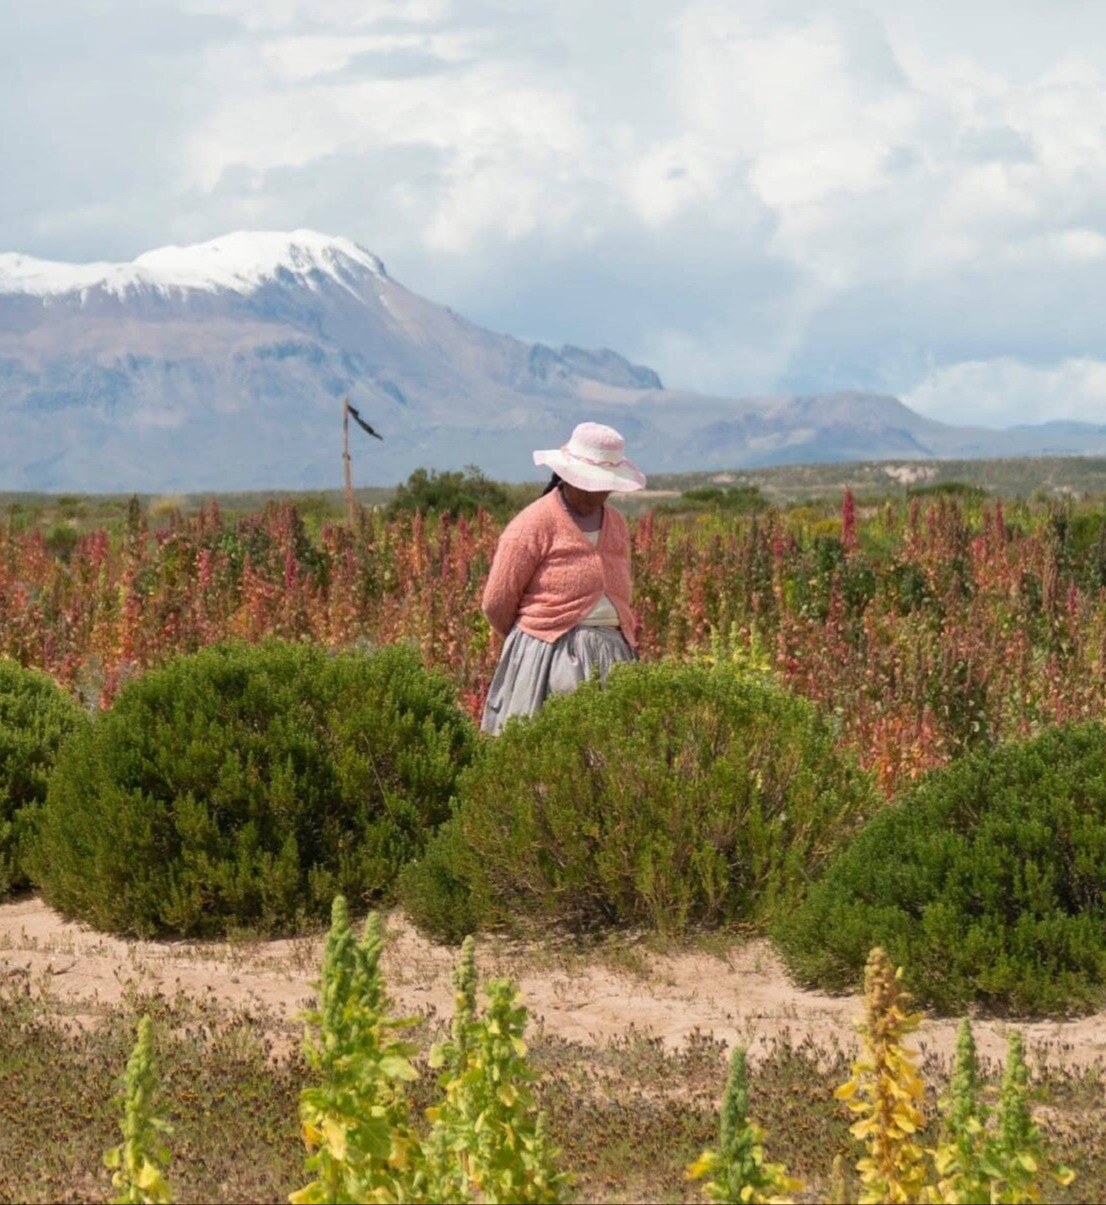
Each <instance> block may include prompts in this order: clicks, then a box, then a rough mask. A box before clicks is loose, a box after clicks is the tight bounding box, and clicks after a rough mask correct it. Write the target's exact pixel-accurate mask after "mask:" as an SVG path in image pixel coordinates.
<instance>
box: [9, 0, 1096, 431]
mask: <svg viewBox="0 0 1106 1205" xmlns="http://www.w3.org/2000/svg"><path fill="white" fill-rule="evenodd" d="M59 3H60V0H59ZM105 3H107V4H109V5H110V6H112V11H113V13H114V14H115V16H114V18H113V21H112V22H110V23H105V22H102V21H100V22H95V21H90V20H89V19H88V18H87V16H82V9H81V8H80V6H79V5H77V4H75V3H73V4H72V5H71V6H70V7H71V15H70V16H69V17H67V18H66V20H65V21H63V22H61V23H60V24H58V23H57V22H55V23H54V24H50V23H49V22H46V20H45V17H42V16H41V13H42V12H43V11H44V9H42V8H41V7H40V6H25V7H24V6H20V7H19V9H18V10H17V11H16V12H15V14H14V15H13V17H11V18H8V17H5V16H2V15H0V60H2V59H4V56H5V54H7V55H8V57H9V59H10V64H9V65H10V66H11V68H12V70H11V71H9V72H8V73H7V74H6V75H5V73H4V72H3V71H2V70H0V158H3V160H4V162H5V165H6V173H7V175H6V181H5V189H4V190H3V192H2V194H0V229H2V230H3V231H4V232H5V234H4V240H5V242H6V243H9V244H10V245H11V247H12V248H13V249H15V248H18V249H20V250H24V251H28V252H32V253H37V254H42V255H48V256H49V255H55V256H60V257H75V258H80V257H82V253H83V257H84V258H88V259H96V258H117V257H128V258H129V256H131V255H133V254H135V253H136V252H139V251H142V250H145V249H147V248H149V247H151V246H154V245H157V244H159V243H164V242H168V241H181V240H185V239H199V238H206V237H211V236H214V235H217V234H219V233H222V232H224V231H226V230H228V229H234V228H240V227H242V226H244V225H250V224H256V225H264V226H268V227H283V228H294V227H297V226H312V227H314V228H319V229H324V230H329V231H332V232H334V233H338V234H346V235H349V236H351V237H354V238H357V239H359V240H360V241H362V242H364V243H366V245H368V246H369V247H371V249H372V250H374V251H376V252H377V253H379V254H380V255H381V256H382V257H383V258H384V260H385V262H386V263H387V264H388V265H389V268H390V269H391V270H392V271H393V272H395V274H396V275H397V276H398V277H399V278H400V279H401V280H404V281H405V282H406V283H409V284H410V285H411V286H412V287H414V288H417V289H421V291H423V292H426V293H427V294H428V295H430V296H432V297H435V298H436V299H438V300H442V301H445V302H447V303H448V304H451V305H453V306H454V307H455V308H457V309H459V310H461V311H462V312H463V313H466V314H468V315H469V316H470V317H472V318H474V319H475V320H477V321H482V322H484V323H487V324H489V325H493V326H495V327H498V328H499V329H505V330H509V331H511V332H513V333H518V334H520V335H529V336H533V337H541V338H545V339H547V340H549V341H553V342H556V341H558V340H566V341H574V342H581V343H590V344H607V345H613V346H615V347H617V348H618V349H619V350H621V351H623V352H625V353H626V354H629V355H631V356H634V357H637V358H639V359H641V360H642V361H644V362H647V363H650V362H651V363H654V364H655V365H656V366H657V367H658V368H659V369H660V370H661V371H662V373H663V375H664V376H665V377H666V379H668V380H669V381H670V382H671V383H672V384H675V385H680V384H687V385H694V386H698V387H700V388H709V389H711V390H712V391H718V392H729V393H733V394H743V393H744V394H748V393H763V392H773V391H776V390H782V389H786V388H796V389H803V390H815V389H819V388H831V387H841V386H845V385H856V386H859V387H871V388H880V389H883V390H885V391H890V392H898V393H900V394H904V395H907V396H909V397H911V398H916V399H921V400H920V401H919V404H922V403H923V402H924V404H926V405H928V406H931V407H936V408H937V409H940V408H942V407H946V406H947V407H948V408H949V409H948V413H949V414H954V413H955V415H956V417H957V418H958V419H959V420H966V419H968V418H970V417H971V413H972V407H978V413H979V414H980V415H981V416H987V415H991V414H992V413H993V411H992V410H988V409H987V407H988V405H990V403H988V402H987V401H986V398H995V397H998V396H999V395H998V392H996V390H997V389H999V388H1001V389H1007V390H1008V393H1007V394H1006V395H1004V396H1005V397H1006V399H1007V400H1006V401H1004V402H1003V403H1002V406H1001V407H1000V408H999V412H1000V413H1002V414H1005V415H1006V417H1009V418H1017V417H1019V416H1021V417H1027V416H1030V415H1033V416H1040V415H1042V414H1045V410H1042V408H1041V407H1042V406H1045V407H1046V410H1047V407H1048V406H1052V407H1056V408H1059V409H1058V412H1063V413H1066V412H1067V411H1066V410H1064V407H1066V406H1069V405H1073V404H1077V405H1079V406H1085V407H1086V406H1090V405H1092V402H1093V399H1094V398H1095V397H1097V395H1096V394H1094V392H1093V388H1092V386H1093V382H1094V380H1095V379H1096V378H1094V374H1093V373H1090V370H1089V369H1077V368H1073V367H1072V366H1073V365H1084V366H1086V365H1093V364H1097V363H1099V362H1100V361H1106V333H1104V332H1103V331H1102V329H1101V324H1100V323H1096V322H1094V321H1092V319H1091V317H1090V316H1091V315H1093V314H1094V312H1095V311H1096V308H1097V309H1099V310H1100V309H1101V307H1102V306H1104V305H1106V281H1104V280H1103V279H1102V277H1103V274H1102V263H1103V259H1104V258H1106V6H1103V5H1063V6H1057V5H1055V4H1049V3H1047V2H1046V0H1003V2H1002V3H1001V4H1000V3H998V0H975V3H974V4H973V5H970V6H967V8H965V6H964V5H963V4H962V3H960V4H957V3H954V2H953V0H926V2H924V3H923V0H866V2H865V5H864V7H863V8H859V7H857V6H856V5H854V4H849V3H845V2H844V0H840V2H839V0H742V3H741V4H735V3H733V2H732V0H603V4H602V5H596V4H595V0H541V2H535V3H530V4H525V5H519V4H517V3H512V2H511V0H464V2H463V3H462V2H461V0H456V2H454V0H105ZM49 7H50V6H45V8H49ZM36 14H37V15H36ZM170 18H172V21H171V22H170ZM59 20H60V19H59ZM170 24H171V25H172V31H173V32H172V34H171V36H170V34H167V33H166V29H167V28H168V27H169V25H170ZM109 26H110V28H109ZM3 65H4V64H3V63H0V67H2V66H3ZM159 85H160V86H159ZM44 146H46V147H51V148H53V154H51V155H46V154H43V153H42V147H44ZM980 366H987V367H985V368H983V367H980ZM996 366H997V367H996ZM1011 366H1013V367H1011ZM971 373H977V374H979V375H978V378H977V377H972V376H971ZM1080 373H1082V374H1083V375H1082V376H1081V375H1080ZM942 374H944V375H942ZM965 374H968V375H965ZM1003 374H1006V375H1003ZM1088 374H1089V375H1088ZM987 381H991V382H992V384H993V385H994V386H995V387H994V388H991V387H990V386H987ZM973 382H974V383H976V384H978V386H979V398H980V400H979V401H978V402H977V401H973V400H972V398H973V397H974V395H973V394H971V391H970V390H967V392H963V391H962V392H961V393H960V394H956V390H961V389H962V387H963V388H964V389H966V387H967V385H969V384H972V383H973ZM1019 382H1020V383H1019ZM1057 382H1059V383H1057ZM1079 382H1082V384H1080V383H1079ZM1015 385H1017V387H1016V388H1015ZM954 395H956V397H959V398H960V400H959V401H956V400H954ZM1040 398H1044V399H1047V404H1046V402H1040V401H1039V399H1040ZM1070 398H1082V399H1084V401H1079V402H1076V403H1073V402H1070V401H1069V400H1065V399H1070ZM1035 399H1038V400H1035ZM1093 404H1097V403H1093ZM962 407H968V409H967V410H964V409H963V408H962ZM987 421H991V420H990V418H988V420H987ZM1001 421H1005V419H1002V420H1001Z"/></svg>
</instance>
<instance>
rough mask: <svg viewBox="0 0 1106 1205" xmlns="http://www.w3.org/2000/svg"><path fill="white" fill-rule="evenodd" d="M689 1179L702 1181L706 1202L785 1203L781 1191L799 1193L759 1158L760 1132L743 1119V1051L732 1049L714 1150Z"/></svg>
mask: <svg viewBox="0 0 1106 1205" xmlns="http://www.w3.org/2000/svg"><path fill="white" fill-rule="evenodd" d="M687 1174H688V1177H689V1178H690V1179H692V1180H703V1179H705V1178H706V1177H708V1176H709V1177H710V1179H707V1180H706V1183H705V1184H704V1185H703V1191H704V1193H705V1194H706V1197H707V1199H708V1200H710V1201H721V1202H730V1201H733V1202H748V1203H749V1205H755V1203H758V1202H762V1201H786V1200H787V1199H788V1198H787V1197H786V1196H784V1195H783V1194H785V1193H793V1192H799V1191H801V1189H802V1183H801V1182H800V1181H798V1180H795V1179H792V1178H791V1177H790V1176H789V1175H788V1174H787V1170H786V1168H785V1167H784V1166H783V1164H782V1163H769V1162H768V1161H767V1160H766V1158H765V1155H764V1131H763V1130H761V1129H760V1127H759V1126H756V1125H754V1124H753V1123H752V1122H751V1121H750V1120H749V1072H748V1067H747V1065H746V1059H745V1049H744V1047H742V1046H737V1047H735V1048H734V1052H733V1055H732V1056H731V1058H730V1072H729V1077H728V1078H727V1080H726V1093H725V1096H723V1098H722V1117H721V1122H720V1125H719V1135H718V1150H716V1151H715V1150H707V1151H704V1152H703V1154H702V1155H700V1156H699V1158H698V1159H697V1160H696V1161H695V1162H694V1163H693V1164H692V1165H691V1166H690V1167H689V1168H688V1170H687Z"/></svg>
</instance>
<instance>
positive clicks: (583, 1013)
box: [0, 898, 1106, 1066]
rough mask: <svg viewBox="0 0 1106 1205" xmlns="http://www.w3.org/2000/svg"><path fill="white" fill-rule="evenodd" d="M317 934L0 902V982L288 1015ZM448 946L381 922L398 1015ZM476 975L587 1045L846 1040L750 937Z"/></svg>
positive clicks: (855, 1009) (835, 1009)
mask: <svg viewBox="0 0 1106 1205" xmlns="http://www.w3.org/2000/svg"><path fill="white" fill-rule="evenodd" d="M323 940H324V938H323V937H322V936H317V937H305V938H294V939H291V940H281V941H268V942H251V943H245V944H238V943H227V942H184V941H128V940H123V939H120V938H116V937H109V936H105V935H104V934H101V933H96V932H93V931H92V930H90V929H88V928H86V927H84V926H82V925H78V924H74V923H72V922H69V921H66V920H63V919H62V918H61V917H60V916H58V914H57V913H55V912H54V911H52V910H51V909H50V908H48V907H47V906H46V905H45V904H43V903H42V902H41V901H40V900H38V899H33V898H27V899H22V900H17V901H14V902H11V903H7V904H0V978H3V979H7V978H11V977H13V976H23V975H25V974H29V975H30V976H31V979H32V981H41V982H43V983H45V984H48V986H49V989H50V991H51V992H52V993H53V994H54V996H55V997H56V998H57V999H58V1000H59V1002H61V1003H62V1004H63V1005H64V1006H65V1008H66V1010H67V1011H70V1010H71V1011H72V1013H73V1014H74V1015H76V1016H78V1017H80V1016H87V1017H90V1018H91V1017H94V1016H95V1015H96V1014H97V1013H99V1012H101V1011H102V1009H103V1008H105V1007H111V1006H112V1005H113V1004H116V1003H118V1002H119V1001H120V1000H121V999H122V997H123V995H124V993H125V991H126V990H127V985H128V984H133V985H137V986H139V987H141V988H144V989H152V988H154V987H157V988H160V989H161V990H162V991H164V992H167V993H173V992H175V991H177V990H178V989H179V990H183V991H185V992H188V993H191V994H196V995H204V994H211V995H214V996H215V997H216V998H217V999H219V1000H220V1001H223V1002H225V1003H227V1004H235V1005H243V1004H250V1003H254V1004H257V1005H261V1006H264V1007H265V1008H267V1009H269V1010H272V1011H273V1012H274V1013H275V1014H276V1015H277V1016H278V1017H285V1018H292V1017H294V1016H295V1015H296V1013H298V1012H299V1011H300V1010H301V1009H302V1008H303V1007H304V1006H305V1005H306V1004H308V1003H309V1002H310V1001H311V1000H312V998H313V990H312V986H311V985H312V982H313V980H314V979H315V977H316V976H317V974H318V967H319V961H320V956H321V953H322V946H323ZM455 958H456V951H455V950H453V949H451V948H449V947H446V946H440V945H435V944H434V943H432V942H429V941H427V940H426V939H425V938H423V937H421V936H420V935H419V934H418V933H417V932H416V931H415V929H414V928H413V927H412V926H411V925H410V924H409V923H408V922H407V921H406V919H405V918H404V917H403V916H402V915H401V914H399V913H396V914H393V915H392V916H391V917H390V919H389V921H388V946H387V949H386V952H385V957H384V968H385V975H386V978H387V982H388V986H389V990H390V991H391V994H392V997H393V999H394V1001H395V1004H396V1006H397V1008H398V1009H399V1010H400V1011H402V1012H405V1013H414V1012H423V1011H428V1010H432V1011H433V1012H436V1013H437V1014H438V1015H439V1016H441V1017H443V1018H447V1017H448V1016H449V1014H450V1011H451V1008H452V989H451V987H450V972H451V970H452V967H453V964H454V960H455ZM478 961H479V965H480V970H481V974H482V976H483V977H488V976H491V975H510V976H511V977H512V978H515V979H516V980H518V981H519V983H520V985H521V988H522V993H523V999H524V1000H525V1002H526V1004H527V1006H528V1008H529V1009H530V1015H531V1016H532V1017H533V1018H535V1019H536V1020H539V1021H540V1022H541V1023H542V1024H543V1025H544V1028H545V1030H546V1032H547V1033H550V1034H553V1035H556V1036H558V1037H562V1038H565V1039H568V1040H571V1041H575V1042H582V1043H597V1042H602V1041H605V1040H607V1039H610V1038H615V1037H619V1036H622V1035H624V1034H626V1033H627V1032H628V1031H630V1030H636V1031H637V1032H639V1033H644V1034H648V1035H651V1036H653V1037H658V1038H661V1039H663V1040H664V1041H665V1043H667V1044H669V1045H672V1046H678V1045H680V1044H681V1043H682V1042H683V1041H684V1040H685V1039H686V1038H687V1037H688V1036H689V1035H690V1034H692V1033H693V1032H695V1031H696V1030H698V1031H700V1032H702V1033H707V1034H713V1035H714V1036H715V1037H717V1038H719V1039H721V1040H724V1041H726V1042H733V1041H742V1042H744V1043H746V1044H747V1045H748V1046H749V1048H750V1052H751V1053H753V1054H754V1056H755V1053H756V1052H757V1051H758V1050H760V1049H763V1048H764V1047H765V1046H766V1045H767V1044H769V1043H771V1042H772V1041H773V1040H774V1039H776V1038H778V1037H781V1036H784V1035H788V1036H790V1038H791V1039H792V1040H793V1041H796V1042H800V1041H803V1040H806V1039H810V1040H811V1041H812V1042H814V1043H815V1044H816V1045H817V1046H819V1047H822V1048H833V1047H834V1046H836V1045H844V1046H851V1045H852V1043H853V1039H854V1033H853V1028H852V1020H853V1018H854V1017H856V1016H857V1015H858V1013H859V1012H860V1001H859V999H858V998H857V997H855V996H825V995H819V994H818V993H815V992H806V991H802V990H800V989H798V988H796V987H795V986H793V985H792V984H791V982H790V981H789V980H788V978H787V975H786V973H785V972H784V970H783V967H782V965H781V963H780V961H779V959H778V958H777V956H776V954H775V953H774V951H773V950H772V948H771V946H770V945H768V943H766V942H763V941H750V942H746V943H744V944H741V945H735V946H734V947H733V948H732V949H730V950H728V951H726V952H725V953H724V954H721V955H715V954H709V953H704V952H701V951H690V952H676V953H671V954H657V953H653V952H650V951H645V950H643V949H641V948H638V947H635V946H634V945H633V944H632V943H631V942H630V941H629V939H627V940H626V941H625V942H622V943H610V944H608V945H607V946H606V947H603V948H602V949H600V950H598V951H596V952H593V953H592V954H590V955H588V956H584V955H582V954H580V953H578V952H573V951H565V950H561V949H558V948H555V947H553V946H552V945H548V946H547V945H542V944H536V943H529V944H523V943H507V942H504V941H501V940H497V939H494V938H489V939H487V940H485V941H484V942H482V944H481V945H480V947H479V949H478ZM955 1027H956V1023H955V1022H954V1021H949V1020H940V1019H938V1020H927V1021H926V1022H924V1024H923V1026H922V1029H921V1030H920V1032H919V1035H918V1039H917V1042H916V1045H918V1046H919V1047H921V1048H922V1049H924V1050H932V1051H934V1052H935V1053H939V1054H947V1053H948V1052H949V1051H950V1050H951V1047H952V1041H953V1036H954V1033H955ZM1019 1028H1021V1029H1022V1031H1023V1033H1024V1034H1025V1037H1026V1042H1027V1045H1028V1046H1029V1048H1030V1049H1031V1050H1035V1051H1036V1053H1037V1057H1038V1058H1044V1059H1047V1060H1048V1061H1050V1062H1054V1063H1063V1064H1065V1065H1068V1066H1072V1065H1087V1064H1090V1063H1093V1062H1096V1061H1098V1060H1100V1059H1102V1060H1106V1013H1097V1014H1094V1015H1093V1016H1089V1017H1082V1018H1079V1019H1077V1020H1072V1021H1035V1022H1030V1023H1025V1024H1022V1025H1020V1026H1019ZM1007 1030H1008V1026H1007V1025H1006V1024H1005V1023H1003V1022H1001V1021H994V1020H981V1021H979V1022H978V1023H977V1025H976V1039H977V1042H978V1045H979V1047H980V1051H981V1053H982V1054H983V1055H985V1056H993V1057H1000V1056H1001V1054H1002V1052H1003V1050H1004V1048H1005V1043H1006V1033H1007Z"/></svg>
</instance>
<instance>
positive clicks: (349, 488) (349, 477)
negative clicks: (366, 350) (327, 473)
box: [342, 397, 384, 530]
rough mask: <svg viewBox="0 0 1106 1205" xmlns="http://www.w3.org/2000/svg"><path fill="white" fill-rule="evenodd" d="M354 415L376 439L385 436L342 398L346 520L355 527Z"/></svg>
mask: <svg viewBox="0 0 1106 1205" xmlns="http://www.w3.org/2000/svg"><path fill="white" fill-rule="evenodd" d="M351 414H352V415H353V421H354V422H355V423H356V424H357V425H358V426H359V427H360V428H361V430H362V431H365V432H366V433H367V434H369V435H371V436H372V437H373V438H374V439H383V438H384V436H383V435H381V434H380V432H379V431H375V430H373V428H372V427H370V426H369V424H368V423H367V422H365V420H364V419H363V418H362V417H361V415H360V414H358V413H357V411H356V410H355V409H354V408H353V407H352V406H351V405H350V404H349V398H348V397H344V398H342V468H343V470H344V472H345V478H346V521H347V522H348V523H349V525H350V529H351V530H352V529H353V473H352V471H351V469H350V461H349V416H350V415H351Z"/></svg>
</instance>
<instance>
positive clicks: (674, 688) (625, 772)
mask: <svg viewBox="0 0 1106 1205" xmlns="http://www.w3.org/2000/svg"><path fill="white" fill-rule="evenodd" d="M458 799H459V804H458V807H457V810H456V813H455V815H454V817H453V819H452V820H451V821H450V822H449V824H447V825H446V826H444V827H443V829H442V830H441V832H440V833H439V835H438V836H437V837H436V838H435V840H434V841H433V842H432V844H431V845H430V846H429V847H428V850H427V853H426V856H425V857H424V858H423V860H422V861H421V862H419V863H416V864H412V865H411V866H409V867H408V868H407V870H406V871H405V873H404V875H403V877H402V880H401V884H400V895H401V899H402V901H403V903H404V906H405V907H406V909H407V910H408V912H409V914H410V915H411V916H412V917H413V918H414V919H415V921H416V923H418V924H419V925H421V926H422V927H423V928H425V929H426V930H428V931H430V932H432V933H435V934H438V935H441V936H445V937H449V938H458V937H461V936H463V935H464V934H465V933H466V932H469V931H470V930H473V929H475V928H478V927H480V926H482V925H508V926H511V925H517V924H519V923H525V922H527V921H534V920H541V919H544V920H551V921H555V922H557V923H560V924H563V925H566V926H568V927H572V928H576V929H587V928H593V927H596V926H603V925H632V926H644V927H648V928H652V929H657V930H661V931H664V932H670V933H678V932H681V931H684V930H686V929H688V928H690V927H692V926H706V925H720V924H724V923H727V922H730V921H754V922H755V921H759V920H762V919H763V918H764V917H766V916H768V915H770V914H771V913H772V912H773V911H774V910H775V909H776V908H777V907H780V906H786V905H787V903H788V902H789V901H791V900H793V899H794V898H795V896H796V894H797V893H799V892H801V890H802V888H803V886H804V884H805V882H806V880H807V878H808V877H809V876H810V875H811V874H812V873H813V872H814V871H815V870H816V869H817V868H818V867H819V866H820V865H821V863H822V862H823V861H824V860H825V859H826V858H827V857H828V856H829V855H830V854H831V853H832V852H833V851H834V849H835V848H836V846H837V844H838V843H839V842H840V841H841V840H842V839H843V838H844V837H846V836H848V835H850V834H851V833H852V832H853V831H854V830H855V829H856V828H857V827H858V826H859V824H860V823H861V821H862V820H864V819H866V818H867V816H869V815H870V814H871V812H872V811H873V810H874V809H875V807H877V806H878V800H877V796H876V794H875V791H874V789H873V787H872V784H871V782H870V780H869V778H868V777H867V776H866V775H865V774H864V773H863V772H862V771H861V770H860V769H859V768H858V767H857V765H856V763H855V761H854V760H853V759H852V758H851V757H850V756H849V755H847V754H846V753H844V752H843V751H841V750H840V749H838V748H837V746H836V743H835V736H834V733H833V731H832V729H831V726H830V725H829V724H828V723H827V721H826V720H825V719H823V718H822V717H821V716H820V715H819V714H818V713H817V712H816V711H815V710H814V709H813V708H812V707H811V706H810V705H809V704H807V703H805V702H804V701H802V700H800V699H797V698H795V697H793V696H791V695H789V694H787V693H785V692H784V691H782V690H779V689H777V688H775V687H772V686H770V685H765V684H763V683H761V682H758V681H751V680H748V679H747V678H742V677H741V676H739V675H738V674H737V673H735V672H734V671H732V670H726V669H715V670H711V669H707V668H705V667H701V666H687V665H677V664H673V663H659V664H654V665H640V664H633V665H620V666H616V667H615V669H614V670H613V671H612V672H611V675H610V677H609V679H608V682H607V684H606V686H605V687H602V688H601V687H600V686H599V684H598V683H597V682H589V683H587V684H585V685H584V686H582V687H581V688H580V689H579V690H577V691H576V692H575V693H574V694H571V695H568V696H563V697H558V698H554V699H552V700H550V701H549V702H548V703H546V705H545V706H544V707H543V708H542V710H541V711H540V712H539V713H538V714H537V715H536V716H535V717H533V718H532V719H527V720H521V721H512V722H511V723H510V724H508V726H507V727H506V729H505V730H504V732H503V733H502V734H501V735H500V736H498V737H497V738H495V739H494V740H491V741H488V742H486V743H485V748H484V750H483V752H482V754H481V756H479V757H478V758H477V759H476V761H475V762H474V763H473V765H472V767H471V768H470V769H469V770H468V771H466V772H465V773H464V774H463V775H462V777H461V780H460V782H459V786H458Z"/></svg>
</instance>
